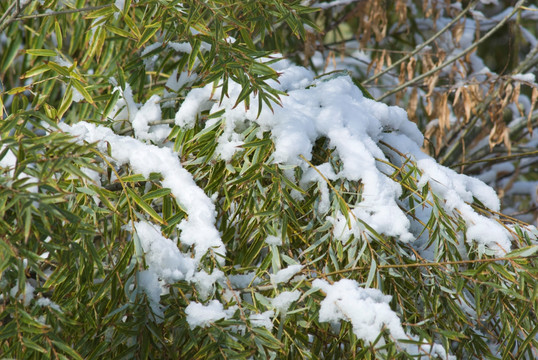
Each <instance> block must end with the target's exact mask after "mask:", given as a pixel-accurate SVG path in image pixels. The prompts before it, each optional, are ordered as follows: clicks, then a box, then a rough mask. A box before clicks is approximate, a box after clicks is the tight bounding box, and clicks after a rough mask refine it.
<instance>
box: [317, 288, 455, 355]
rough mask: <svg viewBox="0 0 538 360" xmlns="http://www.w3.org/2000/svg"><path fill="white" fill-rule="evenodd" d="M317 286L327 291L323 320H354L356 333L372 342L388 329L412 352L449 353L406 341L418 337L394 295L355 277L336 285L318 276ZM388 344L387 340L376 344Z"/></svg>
mask: <svg viewBox="0 0 538 360" xmlns="http://www.w3.org/2000/svg"><path fill="white" fill-rule="evenodd" d="M312 286H313V287H318V288H320V289H321V290H323V292H325V293H326V296H325V299H323V301H322V302H321V308H320V311H319V321H320V322H329V323H333V324H338V323H339V322H340V321H341V320H344V321H349V322H351V324H352V326H353V333H354V334H355V335H356V336H357V337H358V338H359V339H362V340H364V341H366V342H367V343H368V344H372V343H373V342H374V341H375V340H376V339H377V337H378V336H379V334H380V333H381V332H382V331H383V330H384V329H387V330H388V331H389V332H390V336H391V338H393V339H394V340H395V341H396V342H397V344H398V345H399V346H400V347H401V348H403V349H405V350H406V351H407V352H408V353H409V354H410V355H424V356H426V355H428V354H432V355H438V356H439V357H440V358H442V359H446V358H450V359H454V360H455V357H452V356H448V355H447V353H446V351H445V349H444V348H443V347H442V346H441V345H438V344H433V345H430V344H422V345H420V346H418V345H413V344H409V343H406V342H402V340H404V341H408V340H415V341H417V338H416V337H413V336H410V335H407V334H406V333H405V330H404V329H403V327H402V324H401V322H400V319H399V317H398V315H397V314H396V313H395V312H394V311H392V309H391V308H390V306H389V302H390V300H391V298H392V297H391V296H389V295H384V294H383V293H382V292H381V291H379V290H377V289H363V288H361V287H359V285H358V283H357V282H356V281H354V280H349V279H342V280H340V281H338V282H336V283H334V284H332V285H331V284H329V283H328V282H327V281H325V280H321V279H316V280H314V281H313V282H312ZM383 345H384V341H383V339H381V341H379V342H378V343H376V347H381V346H383Z"/></svg>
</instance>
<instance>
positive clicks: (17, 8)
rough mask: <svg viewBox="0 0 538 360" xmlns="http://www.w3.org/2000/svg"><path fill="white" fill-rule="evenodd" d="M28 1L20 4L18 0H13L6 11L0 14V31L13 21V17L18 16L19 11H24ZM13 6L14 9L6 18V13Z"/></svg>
mask: <svg viewBox="0 0 538 360" xmlns="http://www.w3.org/2000/svg"><path fill="white" fill-rule="evenodd" d="M29 4H30V3H29V2H28V3H26V4H23V5H22V6H21V4H20V2H19V0H17V1H14V2H13V3H12V4H11V5H10V6H9V7H8V8H7V10H6V12H5V13H4V15H2V18H1V19H0V32H2V31H4V29H5V28H6V27H7V26H8V25H9V24H11V23H12V22H13V21H15V20H14V19H16V18H17V16H19V14H20V13H21V12H23V11H24V9H25V8H26V7H27V6H28V5H29ZM13 8H15V11H14V12H13V13H12V14H11V17H10V18H9V19H8V16H9V15H8V14H9V13H10V12H11V11H12V10H13Z"/></svg>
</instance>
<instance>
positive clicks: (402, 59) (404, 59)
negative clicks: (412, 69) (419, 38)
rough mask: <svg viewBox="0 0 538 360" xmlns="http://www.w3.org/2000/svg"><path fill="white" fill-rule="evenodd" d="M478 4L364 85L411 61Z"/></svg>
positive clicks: (469, 6)
mask: <svg viewBox="0 0 538 360" xmlns="http://www.w3.org/2000/svg"><path fill="white" fill-rule="evenodd" d="M476 3H477V0H475V1H473V2H471V3H469V5H468V6H467V7H466V8H465V10H463V11H462V12H460V13H459V14H458V16H456V17H455V18H454V19H453V20H452V21H451V22H449V23H448V24H446V26H445V27H444V28H442V29H441V30H439V31H438V32H437V33H436V34H435V35H433V36H432V37H431V38H429V39H428V40H426V41H425V42H424V43H422V45H420V46H419V47H417V48H416V49H415V50H414V51H413V52H411V53H410V54H408V55H406V56H404V57H403V58H401V59H399V60H398V61H396V62H395V63H393V64H392V65H391V66H389V67H387V68H386V69H384V70H383V71H381V72H379V73H377V74H375V75H374V76H372V77H370V78H368V79H366V80H365V81H363V82H362V84H363V85H365V84H368V83H369V82H372V81H374V80H375V79H377V78H379V77H380V76H382V75H384V74H386V73H387V72H389V71H390V70H392V69H394V68H396V66H398V65H400V64H401V63H403V62H404V61H407V60H409V59H410V58H411V57H413V56H415V55H416V54H418V53H419V52H420V51H421V50H422V49H424V48H425V47H426V46H428V45H429V44H431V43H432V42H434V41H435V40H436V39H437V38H438V37H439V36H441V35H442V34H443V33H444V32H445V31H447V30H448V29H449V28H450V27H451V26H452V25H454V24H455V23H456V22H458V21H459V19H461V18H462V17H463V15H465V14H466V13H467V12H468V11H469V10H471V8H472V7H474V6H475V5H476Z"/></svg>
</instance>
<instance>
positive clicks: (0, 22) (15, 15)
mask: <svg viewBox="0 0 538 360" xmlns="http://www.w3.org/2000/svg"><path fill="white" fill-rule="evenodd" d="M14 4H15V3H13V4H12V5H11V6H10V7H9V8H8V10H7V11H6V13H5V14H4V16H2V19H0V32H1V31H2V30H4V29H5V28H6V27H7V26H8V25H9V24H11V23H12V22H15V21H24V20H31V19H38V18H42V17H46V16H56V15H64V14H73V13H81V12H89V11H95V10H100V9H104V8H106V7H109V6H112V5H110V4H107V5H99V6H90V7H87V8H81V9H69V10H62V11H53V12H48V13H43V14H33V15H26V16H18V15H19V14H20V13H21V12H22V10H24V8H25V7H26V6H28V4H29V3H28V4H26V5H24V6H23V7H22V8H21V9H20V11H15V13H13V15H12V16H11V19H9V20H7V21H5V22H3V21H4V17H6V14H7V13H8V12H9V11H10V10H11V9H12V8H13V7H14Z"/></svg>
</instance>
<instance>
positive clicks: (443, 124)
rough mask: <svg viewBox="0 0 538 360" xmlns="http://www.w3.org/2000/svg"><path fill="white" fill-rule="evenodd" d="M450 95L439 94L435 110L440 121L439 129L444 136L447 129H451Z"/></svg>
mask: <svg viewBox="0 0 538 360" xmlns="http://www.w3.org/2000/svg"><path fill="white" fill-rule="evenodd" d="M447 102H448V93H444V94H437V96H436V98H435V108H436V111H437V117H438V119H439V128H440V130H441V133H442V134H444V131H445V129H450V109H449V108H448V104H447Z"/></svg>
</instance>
